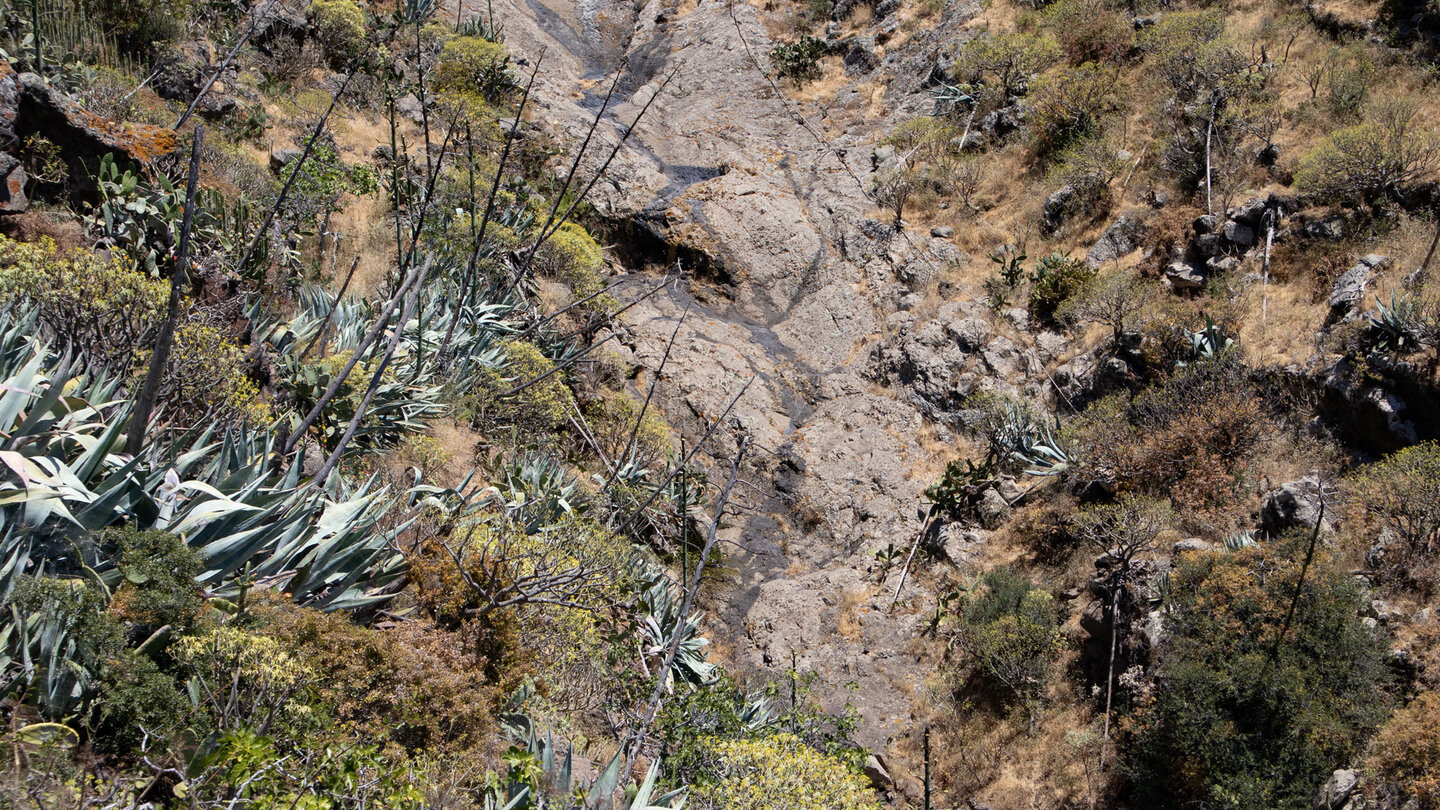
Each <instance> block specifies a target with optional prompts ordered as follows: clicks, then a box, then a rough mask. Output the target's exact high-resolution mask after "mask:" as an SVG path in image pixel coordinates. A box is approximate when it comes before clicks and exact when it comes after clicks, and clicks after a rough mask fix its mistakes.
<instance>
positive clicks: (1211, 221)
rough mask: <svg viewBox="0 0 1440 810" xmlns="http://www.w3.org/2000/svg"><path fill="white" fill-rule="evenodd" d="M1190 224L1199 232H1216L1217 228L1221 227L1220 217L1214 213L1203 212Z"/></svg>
mask: <svg viewBox="0 0 1440 810" xmlns="http://www.w3.org/2000/svg"><path fill="white" fill-rule="evenodd" d="M1190 226H1191V227H1192V228H1194V229H1195V233H1197V234H1204V233H1214V232H1215V229H1216V228H1218V227H1220V218H1219V217H1217V216H1215V215H1214V214H1202V215H1200V216H1198V217H1196V218H1195V221H1194V222H1192V223H1190Z"/></svg>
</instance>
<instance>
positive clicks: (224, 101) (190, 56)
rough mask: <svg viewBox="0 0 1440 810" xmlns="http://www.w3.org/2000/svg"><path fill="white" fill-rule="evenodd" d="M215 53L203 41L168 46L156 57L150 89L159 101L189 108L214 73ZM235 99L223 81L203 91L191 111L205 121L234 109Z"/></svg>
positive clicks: (196, 40)
mask: <svg viewBox="0 0 1440 810" xmlns="http://www.w3.org/2000/svg"><path fill="white" fill-rule="evenodd" d="M215 58H216V54H215V49H214V48H213V47H211V45H210V43H209V42H208V41H206V40H204V39H195V40H191V41H189V42H185V43H181V44H179V45H172V46H169V47H166V48H164V49H162V50H160V51H159V53H158V54H157V55H156V58H155V61H156V68H155V78H154V79H152V80H151V81H150V86H151V87H153V88H154V89H155V94H156V95H158V96H160V97H161V98H163V99H168V100H170V101H178V102H182V103H185V104H189V103H190V102H191V101H192V100H194V98H195V97H196V96H197V95H199V94H200V89H201V88H202V87H204V86H205V83H206V82H208V81H209V80H210V76H211V74H213V73H214V72H215ZM235 104H236V102H235V98H234V96H232V95H231V94H230V93H229V86H228V85H227V84H226V83H225V82H224V81H218V80H217V81H216V82H215V83H214V84H212V85H211V86H210V89H209V90H208V91H206V93H205V97H204V98H203V99H201V100H200V103H199V104H198V105H197V106H196V108H195V111H196V112H198V113H200V114H201V115H203V116H206V117H213V116H220V115H224V114H226V113H228V112H230V111H231V110H233V109H235Z"/></svg>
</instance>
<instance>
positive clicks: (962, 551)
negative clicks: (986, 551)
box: [940, 523, 986, 565]
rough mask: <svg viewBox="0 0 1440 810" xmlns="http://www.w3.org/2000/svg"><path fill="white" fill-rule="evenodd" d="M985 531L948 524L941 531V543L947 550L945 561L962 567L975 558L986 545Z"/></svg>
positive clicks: (957, 524)
mask: <svg viewBox="0 0 1440 810" xmlns="http://www.w3.org/2000/svg"><path fill="white" fill-rule="evenodd" d="M985 540H986V533H985V531H984V530H983V529H973V528H966V527H965V526H962V525H960V524H959V523H947V524H945V526H944V528H942V529H941V530H940V542H941V545H942V546H943V547H944V549H945V559H947V560H949V561H950V562H952V563H954V564H956V565H961V564H963V563H966V562H969V561H970V560H973V559H974V558H975V555H976V554H977V553H979V550H980V548H981V546H983V545H984V544H985Z"/></svg>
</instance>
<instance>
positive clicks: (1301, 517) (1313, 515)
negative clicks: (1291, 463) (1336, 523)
mask: <svg viewBox="0 0 1440 810" xmlns="http://www.w3.org/2000/svg"><path fill="white" fill-rule="evenodd" d="M1319 517H1320V479H1319V478H1317V477H1316V476H1313V475H1312V476H1306V477H1305V478H1301V479H1300V480H1298V481H1287V482H1285V483H1284V484H1281V485H1280V487H1279V489H1275V490H1272V491H1271V492H1270V493H1269V494H1268V495H1266V496H1265V504H1264V505H1263V506H1261V507H1260V525H1261V526H1262V527H1264V529H1265V531H1267V532H1269V533H1271V534H1279V533H1281V532H1283V531H1285V530H1286V529H1289V528H1292V527H1295V526H1314V525H1315V521H1316V520H1317V519H1318V518H1319ZM1326 523H1329V521H1328V520H1327V521H1326Z"/></svg>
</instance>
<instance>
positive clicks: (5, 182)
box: [0, 152, 30, 214]
mask: <svg viewBox="0 0 1440 810" xmlns="http://www.w3.org/2000/svg"><path fill="white" fill-rule="evenodd" d="M29 179H30V178H29V176H28V175H26V174H25V167H24V166H22V165H20V161H19V160H18V159H16V158H15V157H14V156H13V155H10V154H7V153H4V152H0V214H18V213H21V212H22V211H25V210H27V209H28V208H29V207H30V200H29V198H27V197H26V196H25V183H26V182H27V181H28V180H29Z"/></svg>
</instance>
